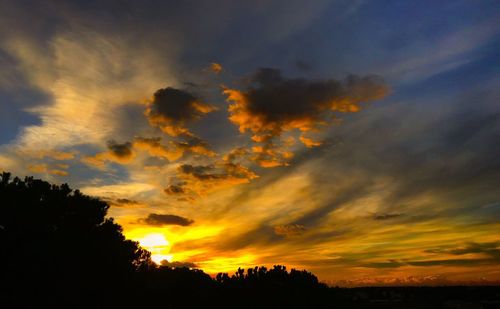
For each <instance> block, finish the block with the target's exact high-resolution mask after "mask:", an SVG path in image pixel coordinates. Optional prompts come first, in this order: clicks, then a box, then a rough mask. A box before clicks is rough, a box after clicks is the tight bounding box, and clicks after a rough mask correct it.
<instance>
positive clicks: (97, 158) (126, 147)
mask: <svg viewBox="0 0 500 309" xmlns="http://www.w3.org/2000/svg"><path fill="white" fill-rule="evenodd" d="M107 146H108V151H104V152H100V153H98V154H96V155H94V156H84V157H83V158H82V162H83V163H85V164H87V165H90V166H93V167H97V168H99V169H104V167H105V163H106V161H111V162H115V163H119V164H127V163H130V162H131V161H132V159H133V158H134V157H135V152H134V151H133V149H132V143H130V142H125V143H123V144H119V143H116V142H115V141H113V140H110V141H109V142H108V144H107Z"/></svg>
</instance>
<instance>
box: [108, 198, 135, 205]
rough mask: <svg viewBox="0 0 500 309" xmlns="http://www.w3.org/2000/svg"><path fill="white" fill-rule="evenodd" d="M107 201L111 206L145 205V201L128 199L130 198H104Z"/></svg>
mask: <svg viewBox="0 0 500 309" xmlns="http://www.w3.org/2000/svg"><path fill="white" fill-rule="evenodd" d="M103 199H104V200H105V201H107V202H108V203H109V204H110V205H111V206H113V207H138V206H139V207H141V206H144V204H143V203H141V202H139V201H137V200H133V199H128V198H115V199H112V198H103Z"/></svg>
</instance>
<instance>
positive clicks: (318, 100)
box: [223, 69, 388, 166]
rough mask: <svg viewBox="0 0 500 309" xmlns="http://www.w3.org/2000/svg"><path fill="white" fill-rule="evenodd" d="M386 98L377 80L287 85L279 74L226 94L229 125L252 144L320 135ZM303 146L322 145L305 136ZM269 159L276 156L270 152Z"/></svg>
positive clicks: (261, 75) (260, 74) (262, 75)
mask: <svg viewBox="0 0 500 309" xmlns="http://www.w3.org/2000/svg"><path fill="white" fill-rule="evenodd" d="M387 92H388V88H387V86H385V85H384V84H383V83H382V81H380V80H379V79H378V78H376V77H373V76H367V77H358V76H348V77H347V78H346V79H344V80H341V81H338V80H333V79H329V80H306V79H288V78H284V77H283V76H282V75H281V72H280V71H279V70H276V69H260V70H258V71H257V72H256V73H255V74H254V75H253V76H252V78H251V84H250V86H249V87H248V88H247V89H246V90H238V89H230V88H224V90H223V93H224V94H225V95H226V96H227V101H229V102H231V103H230V105H229V107H228V111H229V120H230V121H231V122H232V123H234V124H235V125H237V126H238V128H239V131H240V132H241V133H245V132H247V131H249V132H252V133H253V135H252V140H253V141H254V142H257V143H270V142H271V141H272V140H273V139H274V138H281V135H282V133H283V132H286V131H293V130H298V131H301V132H310V131H318V130H321V129H322V128H323V127H325V126H328V125H329V124H331V122H332V121H333V120H334V119H335V117H336V114H337V113H347V112H358V111H359V110H360V108H361V107H360V104H361V103H362V102H366V101H371V100H376V99H380V98H383V97H384V96H385V95H386V94H387ZM301 141H302V142H303V143H304V144H305V145H306V146H307V147H313V146H318V145H319V144H320V142H316V141H313V140H311V139H309V138H306V137H304V136H301ZM271 148H273V147H269V146H268V147H267V149H271ZM260 153H266V151H260ZM267 155H268V156H270V157H272V156H273V154H272V153H269V151H268V153H267ZM261 161H262V162H267V161H268V160H261ZM272 161H273V162H276V160H272ZM267 163H269V162H267ZM267 163H265V165H267V166H279V165H283V164H276V163H272V164H267ZM261 165H262V164H261Z"/></svg>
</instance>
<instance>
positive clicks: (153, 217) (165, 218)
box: [138, 213, 194, 226]
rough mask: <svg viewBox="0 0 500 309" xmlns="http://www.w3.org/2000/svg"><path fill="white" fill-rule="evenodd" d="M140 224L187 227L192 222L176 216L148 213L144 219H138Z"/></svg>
mask: <svg viewBox="0 0 500 309" xmlns="http://www.w3.org/2000/svg"><path fill="white" fill-rule="evenodd" d="M138 222H140V223H142V224H147V225H154V226H162V225H180V226H188V225H191V224H193V223H194V221H193V220H191V219H188V218H184V217H181V216H176V215H168V214H156V213H150V214H149V215H148V216H147V217H146V218H142V219H139V221H138Z"/></svg>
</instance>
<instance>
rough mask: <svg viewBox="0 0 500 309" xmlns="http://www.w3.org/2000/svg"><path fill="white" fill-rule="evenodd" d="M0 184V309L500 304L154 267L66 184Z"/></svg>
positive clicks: (469, 293)
mask: <svg viewBox="0 0 500 309" xmlns="http://www.w3.org/2000/svg"><path fill="white" fill-rule="evenodd" d="M0 177H1V178H0V246H1V251H0V308H142V307H153V306H154V307H155V308H255V307H260V308H358V307H363V308H378V307H380V306H382V308H385V307H388V306H389V307H392V308H420V305H422V306H423V307H422V308H432V307H433V305H432V304H435V305H441V304H446V301H449V299H450V297H451V299H453V297H455V296H457V297H459V301H460V302H465V301H468V302H471V303H473V304H481V305H482V306H483V307H484V305H485V306H488V305H489V304H494V305H495V304H500V301H499V299H500V296H499V295H500V293H499V291H498V289H497V288H495V287H489V288H454V289H453V288H448V289H447V290H439V289H430V290H412V289H411V288H369V289H366V288H365V289H340V288H329V287H327V286H326V285H325V284H323V283H320V282H319V281H318V278H317V277H316V276H315V275H313V274H312V273H310V272H308V271H305V270H295V269H292V270H290V271H288V270H287V269H286V267H285V266H280V265H276V266H274V267H272V268H270V269H267V268H266V267H255V268H249V269H247V270H244V269H241V268H240V269H238V270H237V271H236V272H235V273H234V274H232V275H229V274H227V273H220V274H217V275H216V276H215V278H212V277H210V276H209V275H207V274H206V273H204V272H203V271H201V270H198V269H189V268H183V267H171V266H168V265H163V266H161V265H160V266H158V265H156V264H154V263H153V262H152V261H151V255H150V253H149V252H148V251H147V250H145V249H143V248H141V247H140V246H139V244H138V243H137V242H134V241H131V240H127V239H125V237H124V235H123V233H122V228H121V227H120V226H119V225H118V224H116V223H115V222H113V219H111V218H107V217H106V214H107V211H108V208H109V205H108V204H107V203H106V202H104V201H102V200H99V199H97V198H94V197H89V196H86V195H84V194H82V193H81V192H80V191H78V190H72V189H70V188H69V186H68V185H66V184H63V185H60V186H58V185H53V184H50V183H48V182H45V181H42V180H38V179H34V178H33V177H26V178H25V179H24V180H21V179H19V178H17V177H16V178H12V177H11V175H10V174H9V173H5V172H4V173H2V174H1V176H0ZM443 289H446V288H443ZM457 289H461V290H460V291H459V290H457ZM438 290H439V292H438ZM394 291H398V292H397V293H396V292H394ZM422 291H424V292H422ZM446 291H448V292H446ZM444 292H446V293H444ZM395 295H396V296H395ZM429 295H431V296H432V299H434V303H429V301H430V300H429V299H428V297H427V299H426V296H429ZM443 295H444V296H443ZM443 297H444V298H443ZM423 299H425V301H424V302H422V303H421V300H423ZM439 308H446V307H439ZM492 308H493V307H492Z"/></svg>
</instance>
